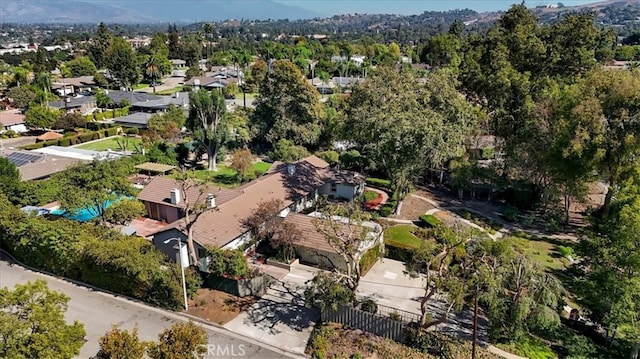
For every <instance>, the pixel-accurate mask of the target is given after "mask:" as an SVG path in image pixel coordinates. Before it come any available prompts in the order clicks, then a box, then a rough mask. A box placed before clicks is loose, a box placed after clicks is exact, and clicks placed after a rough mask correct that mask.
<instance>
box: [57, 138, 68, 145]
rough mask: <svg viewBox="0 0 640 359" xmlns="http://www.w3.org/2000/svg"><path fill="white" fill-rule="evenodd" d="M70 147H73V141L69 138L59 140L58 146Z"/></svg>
mask: <svg viewBox="0 0 640 359" xmlns="http://www.w3.org/2000/svg"><path fill="white" fill-rule="evenodd" d="M70 145H71V140H69V137H66V138H61V139H59V140H58V146H62V147H69V146H70Z"/></svg>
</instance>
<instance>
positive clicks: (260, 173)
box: [253, 169, 267, 178]
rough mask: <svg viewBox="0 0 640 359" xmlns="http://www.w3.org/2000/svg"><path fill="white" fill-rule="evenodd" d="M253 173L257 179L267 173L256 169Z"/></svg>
mask: <svg viewBox="0 0 640 359" xmlns="http://www.w3.org/2000/svg"><path fill="white" fill-rule="evenodd" d="M253 173H254V174H255V175H256V178H258V177H262V176H263V175H264V174H265V173H267V171H265V170H263V169H256V170H255V171H253Z"/></svg>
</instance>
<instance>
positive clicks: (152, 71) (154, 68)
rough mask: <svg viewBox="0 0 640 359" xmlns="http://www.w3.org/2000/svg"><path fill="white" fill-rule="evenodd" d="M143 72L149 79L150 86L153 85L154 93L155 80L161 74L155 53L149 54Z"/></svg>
mask: <svg viewBox="0 0 640 359" xmlns="http://www.w3.org/2000/svg"><path fill="white" fill-rule="evenodd" d="M144 74H145V75H146V76H147V77H148V78H149V79H151V86H152V87H153V93H156V82H157V79H159V78H160V76H162V73H161V70H160V61H159V60H158V57H157V56H156V55H151V56H150V57H149V60H148V61H147V63H146V64H145V68H144Z"/></svg>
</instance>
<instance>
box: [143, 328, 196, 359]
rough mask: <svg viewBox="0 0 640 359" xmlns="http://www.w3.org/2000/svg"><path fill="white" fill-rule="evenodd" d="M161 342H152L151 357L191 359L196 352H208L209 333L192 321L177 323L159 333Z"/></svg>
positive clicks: (158, 358)
mask: <svg viewBox="0 0 640 359" xmlns="http://www.w3.org/2000/svg"><path fill="white" fill-rule="evenodd" d="M158 340H159V342H158V343H157V344H156V343H154V344H151V345H150V347H149V352H148V355H149V357H150V358H151V359H191V358H193V356H194V353H198V354H204V353H206V344H207V342H208V337H207V333H206V332H205V331H204V329H202V327H200V326H198V325H196V324H195V323H193V322H192V321H189V322H188V323H177V324H174V325H172V326H171V328H169V329H165V330H164V331H163V332H162V333H160V334H159V335H158Z"/></svg>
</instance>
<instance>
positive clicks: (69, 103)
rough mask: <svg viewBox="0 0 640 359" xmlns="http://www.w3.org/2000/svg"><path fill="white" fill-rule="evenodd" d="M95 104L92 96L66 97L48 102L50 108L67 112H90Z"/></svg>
mask: <svg viewBox="0 0 640 359" xmlns="http://www.w3.org/2000/svg"><path fill="white" fill-rule="evenodd" d="M97 106H98V105H97V104H96V98H95V97H94V96H78V97H67V98H64V99H61V100H57V101H51V102H49V107H50V108H53V109H56V110H65V111H67V112H79V113H81V114H90V113H92V112H93V111H94V110H95V108H96V107H97Z"/></svg>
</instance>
